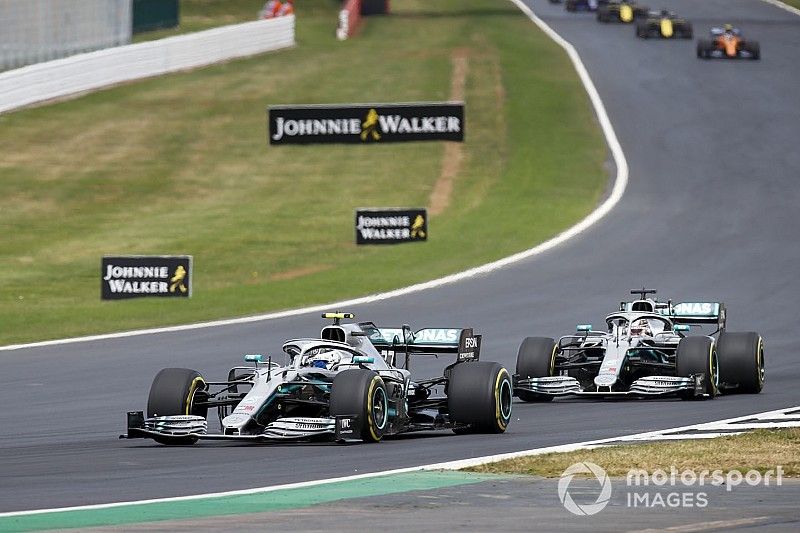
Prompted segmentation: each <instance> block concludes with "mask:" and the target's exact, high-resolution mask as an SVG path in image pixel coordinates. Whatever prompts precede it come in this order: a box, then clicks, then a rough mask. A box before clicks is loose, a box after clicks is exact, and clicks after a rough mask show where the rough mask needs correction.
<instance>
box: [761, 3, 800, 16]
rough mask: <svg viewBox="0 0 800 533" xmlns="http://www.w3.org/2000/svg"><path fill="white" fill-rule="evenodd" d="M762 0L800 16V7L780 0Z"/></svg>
mask: <svg viewBox="0 0 800 533" xmlns="http://www.w3.org/2000/svg"><path fill="white" fill-rule="evenodd" d="M761 1H762V2H766V3H768V4H772V5H773V6H775V7H778V8H780V9H783V10H784V11H788V12H789V13H793V14H795V15H798V16H800V9H797V8H796V7H794V6H790V5H787V4H784V3H783V2H780V1H779V0H761Z"/></svg>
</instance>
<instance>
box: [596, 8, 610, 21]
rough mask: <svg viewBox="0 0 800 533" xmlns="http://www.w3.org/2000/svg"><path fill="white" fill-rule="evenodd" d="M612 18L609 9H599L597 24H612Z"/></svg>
mask: <svg viewBox="0 0 800 533" xmlns="http://www.w3.org/2000/svg"><path fill="white" fill-rule="evenodd" d="M610 21H611V17H610V15H609V13H608V8H606V7H598V8H597V22H610Z"/></svg>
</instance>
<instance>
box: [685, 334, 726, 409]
mask: <svg viewBox="0 0 800 533" xmlns="http://www.w3.org/2000/svg"><path fill="white" fill-rule="evenodd" d="M675 374H676V375H677V376H678V377H688V376H692V375H696V374H703V375H704V376H705V379H704V381H703V383H704V389H703V393H705V394H706V395H707V396H705V397H706V398H713V397H714V396H716V395H717V394H718V393H719V361H718V359H717V345H716V343H715V342H714V339H712V338H711V337H701V336H696V337H685V338H683V339H681V341H680V342H679V343H678V349H677V351H676V353H675ZM681 398H683V399H684V400H690V399H694V398H697V396H695V394H694V391H692V392H685V393H682V394H681ZM701 398H702V397H701Z"/></svg>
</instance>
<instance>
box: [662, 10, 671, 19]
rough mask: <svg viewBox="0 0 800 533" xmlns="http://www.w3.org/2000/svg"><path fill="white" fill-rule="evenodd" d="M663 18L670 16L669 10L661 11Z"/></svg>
mask: <svg viewBox="0 0 800 533" xmlns="http://www.w3.org/2000/svg"><path fill="white" fill-rule="evenodd" d="M661 16H662V17H668V16H669V9H662V10H661Z"/></svg>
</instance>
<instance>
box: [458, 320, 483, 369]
mask: <svg viewBox="0 0 800 533" xmlns="http://www.w3.org/2000/svg"><path fill="white" fill-rule="evenodd" d="M480 353H481V335H473V334H472V328H467V329H463V330H461V335H460V337H459V339H458V362H459V363H461V362H464V361H477V360H478V357H480Z"/></svg>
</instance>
